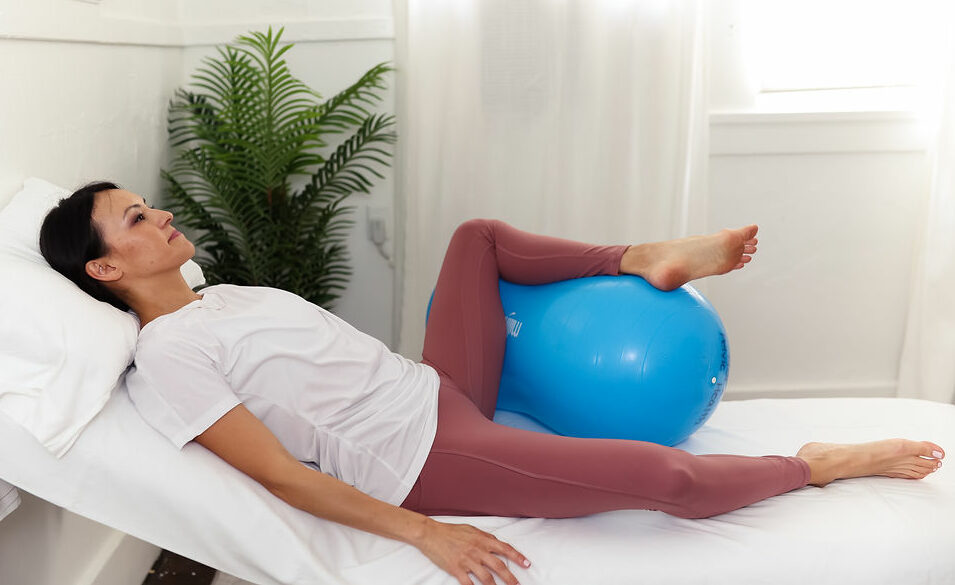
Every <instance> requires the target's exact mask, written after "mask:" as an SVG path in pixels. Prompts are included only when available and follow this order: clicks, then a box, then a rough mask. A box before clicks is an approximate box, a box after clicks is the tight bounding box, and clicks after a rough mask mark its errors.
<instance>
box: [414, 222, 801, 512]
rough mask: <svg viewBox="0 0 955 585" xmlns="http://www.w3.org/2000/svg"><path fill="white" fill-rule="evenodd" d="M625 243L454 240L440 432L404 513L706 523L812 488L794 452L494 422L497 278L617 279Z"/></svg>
mask: <svg viewBox="0 0 955 585" xmlns="http://www.w3.org/2000/svg"><path fill="white" fill-rule="evenodd" d="M626 248H627V247H626V246H591V245H588V244H582V243H578V242H572V241H567V240H561V239H557V238H551V237H546V236H539V235H534V234H529V233H527V232H522V231H520V230H517V229H515V228H513V227H511V226H509V225H507V224H505V223H503V222H500V221H494V220H471V221H468V222H465V223H464V224H462V225H461V226H460V227H459V228H458V229H457V231H456V232H455V233H454V236H453V237H452V239H451V243H450V245H449V246H448V251H447V254H446V256H445V259H444V264H443V266H442V268H441V273H440V275H439V276H438V282H437V285H436V288H435V293H434V300H433V302H432V304H431V314H430V316H429V319H428V326H427V330H426V333H425V341H424V351H423V360H422V361H423V362H424V363H427V364H428V365H430V366H432V367H433V368H434V369H435V370H437V371H438V374H439V375H440V378H441V388H440V390H439V395H438V429H437V434H436V436H435V438H434V444H433V446H432V447H431V453H430V455H429V456H428V459H427V462H426V463H425V465H424V468H423V469H422V471H421V474H420V476H419V477H418V480H417V481H416V483H415V485H414V487H413V488H412V490H411V493H410V494H409V495H408V497H407V498H406V499H405V501H404V502H403V503H402V504H401V505H402V506H403V507H405V508H408V509H411V510H416V511H418V512H421V513H424V514H429V515H464V516H472V515H473V516H477V515H493V516H530V517H541V518H566V517H572V516H584V515H587V514H592V513H595V512H603V511H607V510H618V509H642V510H662V511H663V512H666V513H668V514H673V515H676V516H680V517H683V518H704V517H707V516H713V515H715V514H720V513H723V512H728V511H730V510H735V509H737V508H740V507H742V506H746V505H747V504H750V503H752V502H756V501H759V500H762V499H764V498H767V497H769V496H773V495H777V494H781V493H784V492H787V491H789V490H792V489H796V488H799V487H802V486H804V485H806V484H807V483H808V481H809V466H808V465H807V464H806V462H805V461H803V460H801V459H798V458H796V457H782V456H776V455H770V456H765V457H744V456H739V455H691V454H689V453H687V452H685V451H682V450H680V449H675V448H672V447H664V446H662V445H657V444H654V443H645V442H642V441H627V440H619V439H578V438H573V437H562V436H558V435H549V434H543V433H536V432H532V431H525V430H520V429H514V428H511V427H507V426H504V425H499V424H497V423H495V422H493V421H492V418H493V416H494V408H495V404H496V402H497V387H498V382H499V380H500V376H501V364H502V361H503V357H504V342H505V325H504V312H503V309H502V308H501V299H500V295H499V293H498V278H503V279H505V280H508V281H511V282H516V283H521V284H542V283H546V282H553V281H558V280H565V279H568V278H577V277H581V276H591V275H596V274H613V275H615V274H618V268H619V266H620V259H621V257H622V256H623V253H624V251H625V250H626Z"/></svg>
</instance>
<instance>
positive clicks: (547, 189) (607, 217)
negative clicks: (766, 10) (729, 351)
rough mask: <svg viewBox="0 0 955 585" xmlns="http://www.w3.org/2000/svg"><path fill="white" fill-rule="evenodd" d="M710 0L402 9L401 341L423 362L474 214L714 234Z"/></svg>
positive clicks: (592, 229)
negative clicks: (437, 300) (456, 242)
mask: <svg viewBox="0 0 955 585" xmlns="http://www.w3.org/2000/svg"><path fill="white" fill-rule="evenodd" d="M703 10H704V3H703V2H702V1H700V0H641V1H640V2H633V1H629V0H454V1H451V2H449V1H447V0H404V3H403V4H399V6H398V18H397V22H398V26H399V33H398V38H399V45H398V51H397V53H398V61H399V62H398V69H399V72H398V75H399V96H398V110H399V135H400V140H399V145H400V146H399V155H398V156H399V173H398V176H399V184H400V187H399V196H398V198H399V201H398V204H397V211H398V215H399V225H403V230H402V231H401V232H399V238H401V240H403V241H401V240H399V242H398V245H399V250H400V252H399V264H398V265H399V270H400V272H399V274H398V278H399V290H400V291H401V292H400V293H399V295H400V299H399V304H398V306H399V307H401V313H400V341H399V347H398V350H399V351H400V352H401V353H403V354H404V355H406V356H408V357H411V358H414V359H417V358H419V357H420V355H421V353H420V352H421V344H422V341H423V339H424V322H425V309H426V306H427V302H428V297H429V295H430V294H431V290H432V287H433V286H434V282H435V280H436V279H437V275H438V271H439V269H440V266H441V261H442V259H443V255H444V250H445V248H446V246H447V243H448V240H449V239H450V236H451V234H452V232H453V231H454V228H455V227H456V226H457V225H458V224H459V223H461V222H462V221H464V220H466V219H469V218H472V217H495V218H499V219H502V220H504V221H507V222H509V223H511V224H513V225H514V226H516V227H518V228H520V229H524V230H528V231H533V232H537V233H543V234H548V235H554V236H559V237H565V238H572V239H577V240H581V241H588V242H592V243H596V244H617V243H635V242H642V241H652V240H659V239H664V238H669V237H674V236H679V235H683V234H685V233H687V232H689V231H694V232H695V231H700V230H701V229H702V227H703V226H702V225H701V221H702V220H701V217H702V214H703V212H704V210H705V181H706V152H707V141H708V134H707V121H706V104H707V95H706V85H707V84H706V74H707V65H706V60H705V54H706V52H705V39H704V30H705V27H704V14H703Z"/></svg>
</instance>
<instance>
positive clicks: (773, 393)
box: [723, 382, 898, 400]
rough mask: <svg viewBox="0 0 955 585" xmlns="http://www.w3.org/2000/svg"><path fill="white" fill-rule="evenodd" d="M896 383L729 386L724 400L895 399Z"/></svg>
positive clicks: (724, 394)
mask: <svg viewBox="0 0 955 585" xmlns="http://www.w3.org/2000/svg"><path fill="white" fill-rule="evenodd" d="M897 387H898V385H897V383H896V382H874V383H855V384H839V383H836V384H792V385H773V386H769V385H764V384H746V385H733V384H730V385H729V386H727V388H726V391H725V392H724V393H723V400H751V399H755V398H869V397H875V398H895V397H896V395H897Z"/></svg>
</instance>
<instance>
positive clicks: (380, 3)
mask: <svg viewBox="0 0 955 585" xmlns="http://www.w3.org/2000/svg"><path fill="white" fill-rule="evenodd" d="M267 24H278V25H282V24H285V25H288V28H287V35H286V37H285V38H286V39H287V40H291V41H295V42H297V43H299V44H298V46H297V47H296V48H295V49H293V50H292V51H291V52H290V53H289V54H288V58H289V61H290V63H291V66H292V69H293V72H295V73H296V74H297V75H300V76H301V77H302V79H303V80H304V81H305V82H306V83H308V84H310V85H312V86H313V87H314V88H315V89H317V90H318V91H320V92H322V93H323V94H325V95H326V96H330V95H332V94H333V93H334V92H336V91H338V90H340V89H343V88H344V87H345V86H346V85H348V84H349V83H351V82H352V81H354V80H355V79H357V78H358V76H359V75H360V74H361V73H363V72H364V71H366V70H367V69H368V68H370V67H371V66H372V65H374V64H376V63H379V62H381V61H393V60H394V49H393V16H392V8H391V2H390V0H374V1H370V0H361V1H355V2H347V3H346V2H332V1H324V2H323V1H317V0H308V1H306V0H301V1H291V0H289V1H285V2H275V1H270V2H262V1H252V0H244V1H226V0H163V1H158V2H157V1H153V0H101V2H99V3H96V2H81V1H77V0H31V2H19V1H16V0H0V79H2V80H3V81H4V84H3V85H4V91H3V92H0V206H2V205H3V204H5V203H6V202H7V200H8V199H9V198H10V197H11V196H12V195H13V193H14V192H16V190H17V189H18V188H19V186H20V184H21V182H22V180H23V179H24V178H26V177H28V176H31V175H32V176H38V177H42V178H46V179H47V180H50V181H52V182H55V183H58V184H61V185H63V186H65V187H75V186H78V185H80V184H82V183H85V182H87V181H89V180H92V179H98V178H103V179H112V180H115V181H117V182H119V183H121V184H122V185H123V186H125V187H127V188H129V189H131V190H133V191H136V192H139V193H142V194H144V195H147V196H151V197H152V198H154V199H155V198H158V195H159V193H160V186H161V182H160V180H159V170H160V168H163V167H165V166H166V165H167V163H168V156H169V154H168V150H167V147H166V129H165V123H166V122H165V116H166V106H167V103H168V100H169V99H170V97H171V96H172V92H173V90H174V89H175V88H176V87H178V86H180V85H182V84H183V83H184V82H185V81H186V79H187V78H188V75H189V73H190V72H191V69H192V66H193V65H194V63H195V60H196V59H198V58H199V56H200V55H202V54H205V53H207V52H208V51H209V50H210V49H211V47H212V46H213V45H215V44H217V43H222V42H227V41H230V40H232V39H233V38H234V37H235V36H236V35H237V34H240V33H244V32H247V31H249V30H251V29H255V28H264V26H265V25H267ZM383 110H385V111H389V112H394V99H393V97H392V94H390V93H389V95H388V96H386V99H385V103H384V105H383ZM386 175H387V176H388V177H389V178H388V180H386V181H382V182H380V183H379V184H378V185H377V186H376V188H375V190H374V193H373V194H372V195H370V196H358V197H355V198H354V202H355V204H356V205H357V206H359V209H358V210H357V213H356V214H355V216H354V218H355V220H356V224H357V225H356V227H355V230H354V232H353V234H352V237H351V238H350V241H349V245H350V250H351V254H352V263H353V266H354V269H355V274H354V276H353V278H352V281H351V283H350V285H349V289H348V291H347V293H346V295H345V297H344V298H343V299H342V301H341V302H340V304H339V307H338V310H337V312H338V313H339V314H341V315H342V316H343V317H344V318H345V319H347V320H349V321H350V322H352V323H353V324H354V325H355V326H357V327H358V328H359V329H362V330H364V331H366V332H368V333H370V334H372V335H375V336H376V337H378V338H380V339H382V340H383V341H385V342H386V343H389V344H390V343H391V342H392V339H391V338H392V332H393V330H394V329H393V326H392V313H393V308H392V296H393V294H392V291H393V290H394V283H393V270H392V268H391V267H390V266H389V265H388V262H387V261H386V260H385V259H384V258H382V257H381V256H380V255H379V253H378V251H377V250H376V249H375V247H374V246H373V245H372V244H371V242H369V241H368V239H367V238H366V237H365V233H366V230H367V225H366V223H365V218H366V213H365V207H367V206H372V207H374V208H375V209H376V210H377V211H378V212H380V213H382V214H384V216H385V217H386V218H387V219H388V221H389V228H390V229H389V236H391V234H393V220H392V219H391V216H392V209H393V192H394V189H393V181H392V180H391V179H390V177H391V172H390V171H386ZM386 248H387V249H388V250H389V251H390V250H391V248H392V241H391V240H389V241H388V242H387V243H386ZM158 550H159V549H158V548H156V547H153V546H151V545H148V544H145V543H142V542H141V541H138V540H136V539H133V538H132V537H128V536H126V535H123V534H122V533H118V532H116V531H114V530H112V529H109V528H107V527H104V526H102V525H99V524H97V523H95V522H91V521H89V520H86V519H84V518H81V517H79V516H76V515H74V514H71V513H70V512H68V511H66V510H63V509H61V508H57V507H55V506H52V505H50V504H48V503H46V502H44V501H42V500H40V499H37V498H35V497H33V496H31V495H29V494H23V504H22V505H21V507H20V508H19V509H18V510H16V511H15V512H14V513H13V514H12V515H11V516H10V517H8V518H7V519H6V520H5V521H4V522H0V584H2V585H136V583H138V582H139V580H141V579H142V578H143V577H144V576H145V574H146V571H147V569H148V567H149V566H150V564H151V562H152V560H154V559H155V556H156V555H157V554H158Z"/></svg>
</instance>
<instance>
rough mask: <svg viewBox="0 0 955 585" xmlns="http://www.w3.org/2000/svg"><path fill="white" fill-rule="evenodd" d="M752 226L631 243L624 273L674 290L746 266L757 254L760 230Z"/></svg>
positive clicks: (625, 258)
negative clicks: (657, 240)
mask: <svg viewBox="0 0 955 585" xmlns="http://www.w3.org/2000/svg"><path fill="white" fill-rule="evenodd" d="M758 229H759V228H758V227H757V226H755V225H750V226H746V227H742V228H738V229H735V230H722V231H719V232H716V233H715V234H710V235H708V236H692V237H689V238H682V239H679V240H668V241H665V242H654V243H651V244H640V245H637V246H630V248H628V249H627V251H626V252H625V253H624V255H623V258H622V259H621V261H620V272H622V273H625V274H636V275H637V276H642V277H643V278H644V279H645V280H646V281H647V282H649V283H650V284H652V285H653V286H655V287H656V288H658V289H660V290H673V289H675V288H679V287H681V286H683V285H684V284H686V283H687V282H689V281H691V280H695V279H697V278H703V277H704V276H712V275H714V274H726V273H727V272H729V271H730V270H736V269H737V268H742V267H743V266H744V265H745V264H746V263H747V262H749V261H750V260H752V259H753V258H752V255H753V254H755V253H756V243H757V239H756V231H757V230H758Z"/></svg>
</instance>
